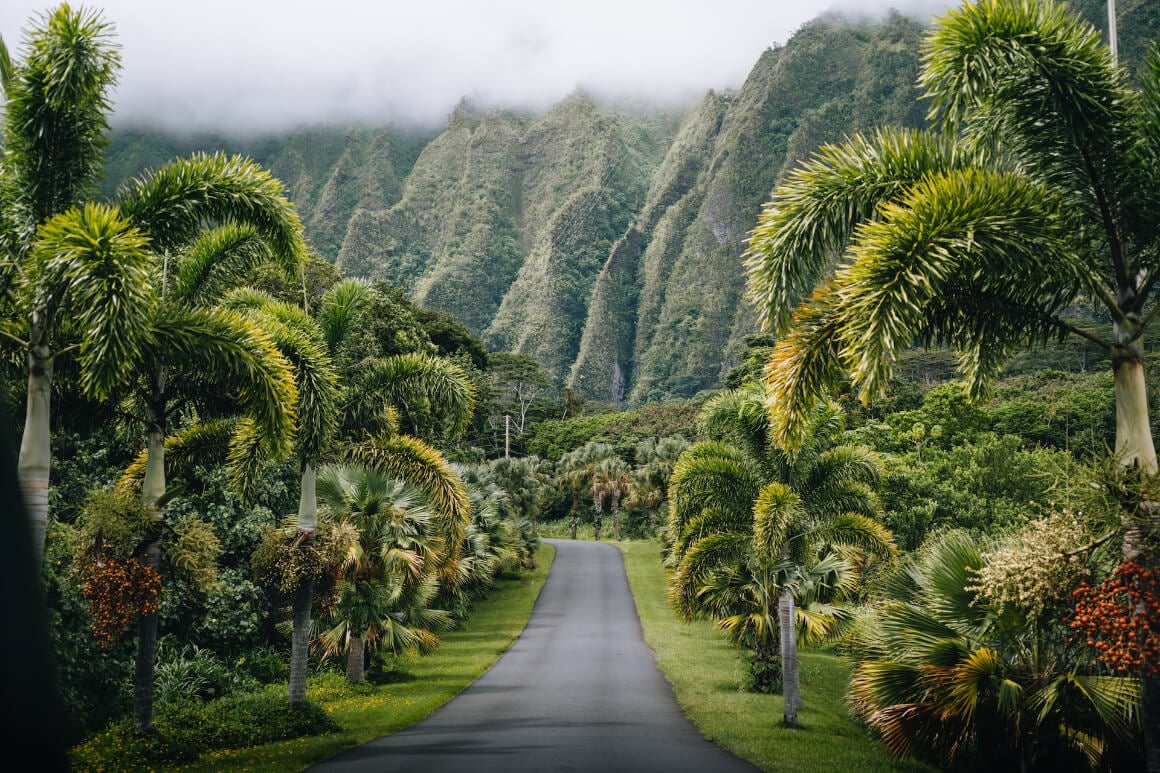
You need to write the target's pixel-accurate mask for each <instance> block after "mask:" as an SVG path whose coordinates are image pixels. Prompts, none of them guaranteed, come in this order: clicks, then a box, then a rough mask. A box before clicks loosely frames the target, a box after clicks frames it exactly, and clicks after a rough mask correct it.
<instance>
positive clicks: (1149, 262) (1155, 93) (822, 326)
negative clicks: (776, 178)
mask: <svg viewBox="0 0 1160 773" xmlns="http://www.w3.org/2000/svg"><path fill="white" fill-rule="evenodd" d="M1152 65H1153V68H1152V69H1153V73H1152V77H1149V78H1146V79H1145V84H1144V88H1143V90H1142V91H1137V90H1136V89H1134V88H1132V87H1131V86H1130V84H1129V81H1128V79H1127V75H1126V73H1125V72H1124V71H1122V70H1121V69H1118V68H1116V67H1114V66H1113V65H1112V62H1111V59H1110V57H1109V55H1108V52H1107V50H1106V49H1105V48H1104V47H1103V45H1102V44H1101V42H1100V36H1099V34H1098V33H1097V32H1096V31H1095V30H1094V29H1093V28H1092V27H1091V26H1090V25H1087V24H1086V23H1083V22H1081V21H1079V20H1078V19H1077V18H1076V17H1074V16H1072V15H1070V14H1069V13H1067V12H1066V11H1065V9H1064V8H1063V7H1062V6H1060V5H1058V4H1055V3H1052V2H1048V1H1047V0H1034V1H1033V2H1022V0H1020V1H1019V2H1016V1H1015V0H998V1H996V0H988V1H987V2H978V3H968V4H966V5H964V6H963V7H962V8H961V9H959V10H956V11H952V12H950V13H948V14H947V15H946V16H945V17H943V18H942V19H941V20H940V21H939V22H938V23H937V24H936V25H935V27H934V29H933V30H932V31H931V33H930V34H929V35H928V37H927V38H926V41H925V43H924V67H923V71H922V76H921V81H922V84H923V85H924V86H925V88H926V96H927V97H928V98H929V99H930V100H931V103H932V107H931V118H932V119H939V120H941V124H942V127H943V129H944V131H945V135H944V136H938V135H935V134H933V133H929V132H906V131H896V130H881V131H879V132H877V133H876V134H874V135H872V136H869V137H863V136H859V137H855V138H853V139H851V140H850V141H848V142H846V143H843V144H841V145H838V146H828V147H823V148H822V149H821V150H820V151H819V152H818V153H817V155H816V156H815V157H814V158H813V159H812V160H811V161H810V162H809V163H807V164H805V165H803V166H802V167H801V168H799V169H798V170H796V171H795V172H794V173H792V174H791V175H790V176H789V177H788V178H787V180H786V182H785V183H783V184H782V185H781V186H779V187H778V188H777V189H776V190H775V191H774V192H773V194H772V197H771V200H770V202H769V203H768V204H767V205H766V208H765V211H764V212H763V213H762V215H761V217H760V219H759V221H758V225H757V227H756V228H755V229H754V231H753V233H752V235H751V238H750V249H749V253H748V256H747V270H748V277H749V287H750V294H751V297H752V298H753V300H754V302H755V303H756V304H757V308H758V310H759V313H760V315H761V318H762V320H763V322H764V323H765V324H767V325H768V326H770V327H772V328H773V330H774V332H776V333H777V334H779V335H785V334H787V333H789V335H788V336H787V337H786V338H785V339H784V340H783V341H781V342H780V343H779V344H778V346H777V349H776V351H775V353H774V355H773V362H772V363H771V365H770V367H769V368H768V370H767V378H768V380H769V383H770V386H771V387H772V390H773V391H772V395H771V398H770V401H771V403H770V404H771V405H773V406H777V411H778V416H779V419H781V420H783V422H782V426H781V427H780V429H779V433H780V434H779V436H780V437H784V438H785V439H787V440H792V439H793V434H794V433H793V426H794V425H795V424H796V423H799V422H800V419H801V418H802V417H803V416H805V415H808V404H809V403H810V402H811V401H812V400H813V399H816V395H817V394H819V390H820V388H821V387H822V386H823V385H825V384H829V383H832V382H833V380H834V379H835V378H836V377H837V376H838V375H839V374H840V372H841V371H843V370H844V371H848V372H849V374H850V376H851V378H852V379H853V381H854V383H855V385H856V386H857V387H858V388H859V389H860V393H861V395H862V396H863V397H864V398H869V397H871V396H874V395H876V394H878V393H879V392H881V390H882V389H883V387H884V386H885V384H886V381H887V379H888V377H889V375H890V372H891V364H890V363H891V361H892V358H893V356H894V355H896V354H897V353H899V352H901V351H903V350H904V349H905V348H906V347H908V346H910V345H911V344H912V343H933V342H946V343H949V344H951V345H953V346H954V347H955V348H956V349H957V350H958V352H959V358H960V360H959V362H960V368H961V369H962V371H963V373H964V375H965V377H966V379H967V382H968V384H969V387H970V391H971V394H972V395H974V396H980V395H983V394H985V392H986V389H987V387H988V385H989V384H990V383H992V382H993V381H994V378H995V376H996V374H997V372H998V370H999V368H1000V367H1002V365H1003V363H1004V361H1005V360H1006V358H1007V356H1008V355H1010V354H1011V353H1012V352H1013V351H1014V350H1015V349H1016V348H1018V347H1019V346H1022V345H1028V344H1034V343H1037V342H1043V341H1046V340H1048V339H1050V338H1052V337H1059V336H1065V335H1069V334H1070V335H1078V336H1081V337H1083V338H1085V339H1087V340H1089V341H1092V342H1093V343H1096V344H1097V345H1099V346H1101V347H1102V348H1104V349H1105V350H1106V351H1107V352H1109V354H1111V355H1112V361H1113V363H1114V369H1115V378H1116V399H1117V404H1118V406H1119V409H1118V420H1117V441H1116V450H1117V451H1118V452H1121V453H1123V454H1124V455H1125V460H1126V462H1127V463H1132V462H1133V461H1135V460H1138V461H1139V463H1140V464H1141V465H1142V466H1144V467H1145V468H1147V469H1149V470H1153V471H1154V470H1155V469H1156V459H1155V449H1154V446H1153V441H1152V437H1151V434H1150V432H1149V430H1148V414H1147V405H1146V401H1145V400H1144V397H1143V396H1144V381H1143V378H1144V373H1143V360H1142V351H1143V350H1142V343H1141V341H1142V335H1143V332H1144V331H1145V329H1146V327H1147V325H1148V324H1149V323H1150V322H1151V321H1152V319H1153V318H1154V316H1155V315H1154V312H1152V311H1149V310H1148V308H1147V304H1148V301H1149V297H1150V293H1149V290H1150V289H1151V288H1152V286H1153V284H1154V283H1155V280H1156V277H1157V276H1158V275H1160V262H1158V258H1157V252H1156V251H1155V249H1154V248H1153V246H1154V244H1155V239H1156V232H1157V226H1158V225H1160V214H1158V213H1160V209H1158V208H1157V206H1156V204H1157V197H1158V194H1157V187H1158V186H1157V182H1160V179H1158V176H1160V171H1157V170H1158V169H1160V166H1158V159H1160V140H1158V139H1157V134H1156V132H1155V130H1154V129H1155V127H1157V126H1160V79H1158V77H1157V76H1160V59H1158V58H1157V57H1155V56H1154V57H1153V58H1152ZM835 261H836V262H837V263H838V265H837V268H836V270H835V271H834V272H833V275H832V277H831V278H830V279H828V280H827V281H826V282H824V283H823V284H821V285H818V286H817V288H816V289H814V284H815V282H816V281H817V279H818V277H819V276H821V275H822V274H823V273H826V272H827V271H828V270H829V269H830V268H831V266H832V264H833V263H834V262H835ZM1081 298H1091V299H1094V300H1095V301H1096V302H1097V303H1099V304H1100V305H1102V306H1103V307H1104V308H1105V309H1106V310H1107V312H1108V314H1109V315H1110V318H1111V320H1112V330H1111V331H1110V332H1111V335H1107V334H1104V333H1099V332H1097V331H1095V330H1091V329H1087V328H1084V327H1080V326H1078V325H1076V324H1074V323H1073V322H1072V321H1069V320H1068V319H1067V318H1066V317H1065V312H1066V311H1067V309H1068V308H1069V306H1070V305H1071V304H1072V303H1073V302H1075V301H1076V300H1078V299H1081ZM803 299H804V300H803ZM795 308H796V311H795ZM791 327H792V332H791Z"/></svg>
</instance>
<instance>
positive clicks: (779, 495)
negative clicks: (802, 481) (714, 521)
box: [753, 482, 805, 565]
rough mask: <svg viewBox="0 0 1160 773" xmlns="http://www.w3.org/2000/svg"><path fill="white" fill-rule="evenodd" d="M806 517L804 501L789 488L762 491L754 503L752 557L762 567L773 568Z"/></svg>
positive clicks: (770, 486)
mask: <svg viewBox="0 0 1160 773" xmlns="http://www.w3.org/2000/svg"><path fill="white" fill-rule="evenodd" d="M804 514H805V512H804V511H803V510H802V506H801V497H800V496H798V494H797V492H795V491H794V490H793V489H792V488H790V487H789V486H788V485H786V484H784V483H778V482H774V483H769V484H766V485H765V486H764V487H762V489H761V492H760V493H759V494H758V495H757V499H756V500H755V501H754V503H753V553H754V556H755V557H756V559H757V561H758V563H759V564H760V565H772V564H773V563H775V562H776V561H777V560H778V559H779V558H780V557H781V555H782V553H783V552H784V551H786V550H787V547H788V543H789V540H790V539H791V538H792V536H794V535H793V534H792V531H793V529H794V527H795V526H796V525H797V524H799V523H800V522H801V521H802V518H803V516H804Z"/></svg>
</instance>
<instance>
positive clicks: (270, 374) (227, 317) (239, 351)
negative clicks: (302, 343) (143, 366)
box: [150, 306, 298, 459]
mask: <svg viewBox="0 0 1160 773" xmlns="http://www.w3.org/2000/svg"><path fill="white" fill-rule="evenodd" d="M151 343H152V347H151V352H150V358H151V359H152V360H153V361H154V362H159V363H166V364H167V365H168V366H169V367H170V368H171V369H173V370H174V371H176V372H178V373H186V374H191V376H192V375H196V377H197V378H198V379H199V380H201V381H203V382H205V383H212V384H216V385H217V386H219V387H220V388H222V389H224V390H225V391H226V392H227V393H229V394H232V395H234V396H236V398H237V400H238V403H239V406H240V408H241V410H242V412H243V414H245V415H246V416H249V417H250V418H252V419H253V421H254V422H255V424H256V426H257V429H258V430H259V431H260V432H261V435H262V438H263V441H264V442H263V450H264V451H265V452H266V454H267V456H268V457H269V458H270V459H279V458H285V456H286V455H287V454H289V452H290V450H291V445H290V443H291V439H292V437H293V431H294V419H295V406H296V404H297V402H298V390H297V388H296V387H295V383H294V373H293V371H292V370H291V367H290V364H289V363H288V362H287V361H286V359H285V358H284V357H283V356H282V355H281V354H280V353H279V352H278V349H277V347H276V346H275V344H274V341H273V340H272V339H271V338H270V336H269V334H268V333H266V332H265V331H264V330H262V329H261V328H260V327H258V326H257V325H256V324H255V323H254V322H253V321H251V320H249V319H247V318H245V317H244V316H242V315H240V314H237V313H234V312H228V311H225V310H221V309H185V310H181V309H175V308H172V307H168V306H165V307H161V309H160V310H159V312H158V315H157V318H156V321H155V323H154V327H153V335H152V342H151Z"/></svg>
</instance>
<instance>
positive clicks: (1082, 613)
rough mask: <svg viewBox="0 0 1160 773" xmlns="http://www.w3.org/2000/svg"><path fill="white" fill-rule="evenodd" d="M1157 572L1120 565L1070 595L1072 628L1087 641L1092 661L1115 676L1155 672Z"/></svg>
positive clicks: (1159, 606) (1159, 629) (1159, 650)
mask: <svg viewBox="0 0 1160 773" xmlns="http://www.w3.org/2000/svg"><path fill="white" fill-rule="evenodd" d="M1158 590H1160V572H1155V571H1153V570H1150V569H1146V568H1144V567H1142V566H1140V565H1139V564H1136V563H1133V562H1125V563H1123V564H1120V566H1119V567H1117V568H1116V571H1115V573H1114V574H1113V575H1112V576H1111V577H1109V578H1108V579H1106V580H1104V581H1103V582H1102V583H1100V584H1099V585H1097V586H1094V587H1093V586H1091V585H1088V584H1087V583H1086V582H1085V583H1084V584H1082V585H1080V586H1079V588H1078V589H1076V591H1075V592H1074V593H1073V594H1072V596H1073V597H1074V598H1075V600H1076V603H1075V613H1074V615H1072V617H1071V619H1070V620H1069V621H1068V625H1070V626H1071V628H1072V630H1075V631H1078V632H1079V633H1080V634H1081V635H1083V636H1086V637H1087V643H1088V646H1090V647H1094V648H1095V649H1096V657H1098V658H1099V659H1100V660H1101V661H1102V662H1104V663H1106V664H1107V665H1109V666H1111V667H1112V668H1113V669H1115V670H1116V671H1118V672H1121V673H1126V674H1133V675H1136V676H1156V675H1158V674H1160V598H1158V595H1160V594H1158V593H1157V591H1158Z"/></svg>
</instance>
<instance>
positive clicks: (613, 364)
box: [108, 0, 1160, 403]
mask: <svg viewBox="0 0 1160 773" xmlns="http://www.w3.org/2000/svg"><path fill="white" fill-rule="evenodd" d="M1076 5H1077V7H1078V8H1080V10H1081V11H1082V12H1083V13H1084V14H1085V15H1086V16H1087V17H1088V18H1089V19H1091V20H1092V21H1093V23H1095V24H1096V25H1097V26H1102V22H1101V18H1102V17H1101V14H1102V10H1103V3H1102V2H1097V1H1096V0H1083V2H1081V3H1077V4H1076ZM1158 17H1160V13H1157V12H1156V10H1155V9H1154V8H1153V7H1151V6H1149V5H1148V3H1146V2H1143V0H1122V3H1121V22H1120V26H1121V29H1122V30H1131V32H1130V33H1129V34H1127V35H1125V34H1124V33H1123V32H1121V58H1122V59H1124V60H1125V62H1127V63H1128V64H1129V66H1131V63H1132V62H1139V61H1142V48H1143V46H1144V45H1145V43H1146V42H1147V41H1148V40H1150V39H1153V38H1154V37H1155V34H1154V33H1155V32H1156V31H1157V30H1160V18H1158ZM1141 29H1143V30H1144V31H1143V32H1142V31H1141ZM1149 29H1151V30H1152V31H1153V34H1151V35H1149V33H1148V32H1147V30H1149ZM922 31H923V28H922V26H921V25H920V24H919V23H918V22H917V21H914V20H912V19H909V18H906V17H904V16H901V15H899V14H894V13H892V14H890V15H889V16H888V17H887V18H885V19H884V20H877V21H869V20H865V21H851V20H849V19H843V18H840V17H838V16H834V15H823V16H820V17H818V18H816V19H814V20H813V21H811V22H809V23H807V24H805V25H803V26H802V27H801V28H800V29H799V30H798V31H797V32H796V33H795V34H794V35H793V36H792V37H791V38H790V39H789V40H788V41H787V42H786V43H785V45H784V46H780V47H772V48H770V49H768V50H767V51H766V52H764V53H763V54H762V55H761V57H760V58H759V59H758V61H757V62H756V63H755V64H754V67H753V69H752V70H751V72H750V74H749V76H748V78H747V79H746V82H745V83H744V85H743V86H742V87H741V88H740V89H739V90H738V91H736V92H723V91H711V92H709V93H708V94H706V95H705V96H704V98H703V99H702V100H701V101H700V102H699V103H697V104H693V105H690V106H689V107H687V108H685V109H670V110H659V109H652V110H646V109H643V108H625V107H623V106H618V107H612V106H609V105H607V104H600V103H598V102H597V101H595V100H594V99H593V98H591V97H590V96H588V95H586V94H584V93H582V92H576V93H573V94H572V95H570V96H569V97H567V98H566V99H564V100H563V101H561V102H560V103H558V104H556V105H555V106H553V107H552V108H551V109H549V110H548V111H546V112H544V113H542V114H536V115H533V114H529V113H526V112H519V111H514V110H500V109H492V110H487V111H482V110H479V109H476V108H474V107H473V106H471V105H470V104H467V103H461V104H460V105H459V106H458V107H457V108H455V110H454V111H452V113H451V114H450V116H449V118H448V121H447V124H446V126H445V127H443V128H442V129H441V130H440V131H438V132H428V133H423V132H417V131H414V130H402V129H398V128H392V127H360V128H350V129H341V130H340V129H334V128H312V129H300V130H296V131H292V132H286V133H285V134H283V135H278V136H270V137H265V138H251V139H249V140H228V139H226V138H225V137H224V136H223V137H201V138H185V139H178V138H173V137H166V136H163V135H160V134H157V133H155V132H150V131H146V130H135V131H120V132H117V133H116V135H115V137H114V141H113V144H112V146H111V148H110V151H109V175H108V176H109V179H110V180H113V181H116V180H120V179H123V178H124V177H125V176H128V175H131V174H135V173H137V172H138V171H139V170H140V169H143V168H145V167H147V166H150V165H153V164H156V163H159V162H160V161H161V160H163V159H166V158H170V157H172V156H174V155H181V154H184V153H188V152H190V151H192V150H195V149H197V150H219V149H220V150H227V151H229V152H241V153H244V154H246V155H250V156H252V157H254V158H255V159H256V160H257V161H259V163H262V164H264V165H266V166H268V167H269V168H270V169H271V170H272V171H273V172H274V174H275V175H277V176H278V177H279V178H280V179H282V180H283V181H284V182H285V183H286V185H287V189H288V193H289V195H290V196H291V198H292V199H293V200H294V202H295V204H296V205H297V206H298V208H299V211H300V213H301V214H302V218H303V221H304V222H305V223H306V224H307V227H308V237H309V239H310V240H311V243H312V245H313V247H314V248H315V249H316V250H317V251H318V252H319V254H320V255H322V256H323V257H325V258H326V259H328V260H331V261H334V262H335V263H336V264H337V266H338V267H339V268H341V269H342V270H343V271H344V272H345V273H346V274H348V275H353V276H365V277H369V278H373V279H382V280H386V281H388V282H391V283H392V284H395V285H397V286H399V287H401V288H403V289H404V290H405V291H406V292H407V293H408V294H410V295H411V296H412V297H413V298H414V299H415V300H416V302H418V303H419V304H420V305H422V306H425V307H428V308H433V309H440V310H443V311H447V312H450V313H451V314H453V315H454V316H455V317H456V318H458V319H459V320H461V321H462V322H463V323H464V324H465V325H467V326H468V328H469V329H470V330H471V331H472V332H473V333H475V334H477V335H480V336H481V337H482V338H483V339H484V341H485V342H486V343H487V345H488V346H489V348H491V349H493V350H507V351H515V352H519V353H526V354H531V355H534V356H535V357H536V358H537V359H538V360H539V361H540V362H541V364H542V365H543V367H544V369H545V371H546V372H547V373H549V374H550V375H551V377H552V378H553V379H554V380H555V381H556V383H557V384H558V385H560V386H569V387H572V388H573V389H575V390H576V391H577V392H579V393H580V394H582V395H584V396H585V397H589V398H592V399H598V400H603V401H607V402H612V403H620V402H626V401H627V402H630V403H639V402H644V401H650V400H656V399H663V398H665V397H686V396H690V395H692V394H694V393H696V392H698V391H700V390H703V389H708V388H713V387H715V386H717V385H718V384H720V383H721V380H722V378H723V377H724V375H725V374H726V373H727V372H728V371H729V370H730V369H731V368H733V367H734V366H735V365H737V364H738V362H739V359H740V354H741V351H742V348H743V339H744V336H746V335H747V334H749V333H752V332H756V331H755V327H754V324H755V315H754V313H753V310H752V309H751V308H749V306H748V304H747V302H746V300H745V293H744V291H745V282H744V274H743V269H742V255H743V253H744V250H745V240H746V238H747V236H748V233H749V230H750V229H751V228H752V227H753V224H754V223H755V222H756V218H757V215H758V213H759V211H760V209H761V206H762V205H763V203H764V201H765V200H766V198H767V197H768V195H769V192H770V191H771V190H772V189H773V187H774V186H775V185H776V184H777V182H778V181H780V179H781V178H782V177H783V176H784V175H785V174H786V173H787V172H788V171H789V170H790V169H792V168H793V167H794V166H795V165H796V164H798V163H799V162H800V161H802V160H804V159H805V158H807V157H808V156H809V155H810V153H812V152H813V151H814V150H815V149H816V148H817V147H818V146H819V145H820V144H822V143H825V142H833V141H840V140H841V139H843V138H844V137H845V136H847V135H848V134H850V133H852V132H856V131H861V130H865V129H869V128H872V127H874V126H879V125H888V124H890V125H902V126H921V125H923V123H924V122H925V105H924V104H922V103H920V102H919V101H918V99H917V97H918V92H917V91H916V88H915V81H916V77H917V73H918V66H919V58H918V57H919V54H918V51H919V44H920V39H921V35H922Z"/></svg>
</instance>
